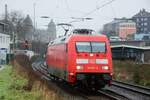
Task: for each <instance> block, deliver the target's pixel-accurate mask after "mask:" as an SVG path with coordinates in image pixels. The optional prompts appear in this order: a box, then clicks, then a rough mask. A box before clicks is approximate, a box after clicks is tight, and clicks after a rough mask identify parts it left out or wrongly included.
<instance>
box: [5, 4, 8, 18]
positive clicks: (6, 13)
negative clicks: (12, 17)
mask: <svg viewBox="0 0 150 100" xmlns="http://www.w3.org/2000/svg"><path fill="white" fill-rule="evenodd" d="M7 20H8V11H7V4H5V21H7Z"/></svg>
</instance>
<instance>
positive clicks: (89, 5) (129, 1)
mask: <svg viewBox="0 0 150 100" xmlns="http://www.w3.org/2000/svg"><path fill="white" fill-rule="evenodd" d="M109 1H111V0H0V14H2V13H4V5H5V4H7V5H8V11H9V12H10V11H12V10H19V11H21V12H22V13H24V15H26V14H29V15H30V16H31V18H32V19H33V4H34V3H35V4H36V6H35V9H36V22H37V27H38V28H44V27H45V26H44V25H46V24H48V22H49V21H50V19H42V18H40V16H49V17H51V18H53V19H54V21H55V22H56V23H61V22H70V21H72V19H71V18H70V17H83V16H85V15H86V16H85V17H91V18H93V20H90V21H84V22H76V23H73V25H74V26H75V28H76V27H80V28H92V29H95V30H99V29H101V28H102V25H103V24H105V23H107V22H110V21H112V20H113V18H120V17H127V18H130V17H132V16H133V15H135V14H136V13H138V12H139V10H140V9H142V8H145V9H146V10H147V11H149V12H150V0H114V2H112V3H111V4H109V5H106V6H105V7H103V8H101V9H99V10H96V11H95V12H93V13H91V14H88V15H87V13H89V12H90V11H92V10H94V9H96V8H98V7H100V6H102V5H104V4H106V3H107V2H109Z"/></svg>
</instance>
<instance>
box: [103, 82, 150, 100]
mask: <svg viewBox="0 0 150 100" xmlns="http://www.w3.org/2000/svg"><path fill="white" fill-rule="evenodd" d="M106 90H107V91H111V92H114V93H117V94H120V95H122V96H124V97H126V98H128V99H129V100H150V89H149V88H146V87H143V86H139V85H133V84H129V83H125V82H120V81H113V82H112V86H111V87H108V88H106Z"/></svg>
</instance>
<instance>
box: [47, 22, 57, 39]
mask: <svg viewBox="0 0 150 100" xmlns="http://www.w3.org/2000/svg"><path fill="white" fill-rule="evenodd" d="M47 33H48V40H49V41H51V40H54V39H55V38H56V36H57V35H56V25H55V23H54V21H53V20H51V21H50V23H49V24H48V29H47Z"/></svg>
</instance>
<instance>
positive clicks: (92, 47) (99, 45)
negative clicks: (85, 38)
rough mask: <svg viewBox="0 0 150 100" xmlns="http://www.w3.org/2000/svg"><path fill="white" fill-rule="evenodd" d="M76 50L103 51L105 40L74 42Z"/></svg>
mask: <svg viewBox="0 0 150 100" xmlns="http://www.w3.org/2000/svg"><path fill="white" fill-rule="evenodd" d="M76 50H77V52H91V53H105V52H106V43H105V42H76Z"/></svg>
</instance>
